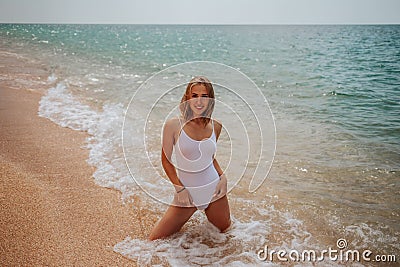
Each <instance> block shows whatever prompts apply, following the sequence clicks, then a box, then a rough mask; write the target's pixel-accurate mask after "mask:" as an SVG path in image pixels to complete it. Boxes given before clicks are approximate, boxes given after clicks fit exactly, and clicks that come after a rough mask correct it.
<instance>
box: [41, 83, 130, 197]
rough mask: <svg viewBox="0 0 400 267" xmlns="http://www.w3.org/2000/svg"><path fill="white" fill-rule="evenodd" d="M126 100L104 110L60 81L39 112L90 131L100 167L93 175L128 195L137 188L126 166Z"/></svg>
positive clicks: (93, 154)
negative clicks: (123, 148) (123, 145)
mask: <svg viewBox="0 0 400 267" xmlns="http://www.w3.org/2000/svg"><path fill="white" fill-rule="evenodd" d="M123 113H124V110H123V106H122V104H105V105H104V106H103V109H102V111H101V112H97V111H95V110H94V109H93V108H91V107H90V106H89V105H86V104H82V103H81V102H80V101H79V100H78V99H77V97H75V96H74V95H72V94H71V93H70V92H68V89H67V87H66V85H65V84H63V83H58V84H57V85H56V86H55V87H53V88H51V89H49V90H48V91H47V94H46V95H45V96H43V97H42V99H41V100H40V106H39V116H41V117H46V118H48V119H50V120H51V121H53V122H55V123H57V124H59V125H60V126H62V127H68V128H71V129H73V130H77V131H87V132H88V133H89V134H90V137H89V138H88V139H87V148H88V149H89V159H88V163H89V164H91V165H93V166H95V167H96V171H95V173H94V174H93V177H94V179H95V181H96V183H97V184H99V185H101V186H104V187H109V188H115V189H117V190H120V191H121V192H122V193H123V198H124V199H125V198H126V197H128V196H129V195H131V194H133V192H134V188H135V185H134V182H133V180H132V178H131V177H130V175H129V172H128V170H127V168H126V165H125V161H124V159H123V157H122V152H121V127H122V126H121V125H122V118H123Z"/></svg>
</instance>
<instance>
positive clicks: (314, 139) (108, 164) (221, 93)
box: [0, 24, 400, 266]
mask: <svg viewBox="0 0 400 267" xmlns="http://www.w3.org/2000/svg"><path fill="white" fill-rule="evenodd" d="M0 36H1V39H0V46H1V53H2V56H3V58H4V55H7V57H13V58H15V60H20V59H21V58H22V59H24V60H26V62H30V63H29V64H31V65H29V66H30V69H33V67H32V66H35V64H38V66H39V65H40V68H42V69H44V71H45V72H47V73H48V79H47V81H34V80H32V79H30V76H29V75H28V74H29V68H28V67H27V71H26V75H25V76H24V75H21V74H20V75H18V77H14V76H12V75H9V76H4V77H2V78H1V79H2V81H7V82H9V83H13V84H14V85H15V87H18V86H19V87H20V88H27V87H32V88H33V87H35V86H36V87H41V88H43V87H44V88H45V89H46V90H47V91H46V93H45V95H44V96H43V98H42V99H41V101H40V108H39V115H40V116H43V117H46V118H49V119H50V120H52V121H54V122H55V123H57V124H59V125H61V126H63V127H69V128H72V129H75V130H79V131H87V132H88V133H89V134H90V137H89V139H88V140H87V147H88V149H89V151H90V155H89V158H88V163H89V164H91V165H93V166H95V167H96V171H95V173H94V174H93V177H94V179H95V181H96V183H97V184H99V185H100V186H104V187H109V188H115V189H117V190H120V191H121V192H122V195H123V200H124V201H133V199H137V198H139V199H141V200H142V201H141V205H145V208H147V209H149V210H152V211H153V212H155V213H159V215H160V216H161V215H162V212H163V211H164V210H165V209H166V207H167V206H166V205H165V204H162V203H160V202H159V201H157V200H156V199H155V198H154V197H150V196H149V195H148V194H146V193H145V191H146V190H147V191H152V190H153V191H157V192H158V194H159V195H160V196H161V197H165V199H166V200H168V197H170V196H171V188H170V187H169V186H165V187H160V186H155V183H156V182H157V181H155V180H151V179H155V177H159V176H162V175H163V172H162V168H161V167H160V163H159V155H160V154H159V153H160V128H161V126H162V124H160V123H159V122H160V121H161V120H162V119H163V118H164V119H165V116H166V114H164V113H163V111H168V109H167V108H166V107H167V106H166V105H169V104H171V103H175V102H176V101H179V100H180V97H181V93H183V90H184V82H185V81H186V82H187V81H188V79H189V78H190V77H189V76H190V74H191V75H192V76H195V75H198V74H202V73H190V72H189V73H185V75H186V76H185V75H182V76H179V73H178V72H176V73H172V74H171V73H167V75H164V76H162V75H161V76H160V81H162V80H163V79H164V82H165V83H162V82H161V83H159V84H158V85H157V86H151V84H150V85H149V83H148V81H149V78H151V77H154V75H157V74H158V73H161V74H163V71H165V70H166V69H169V68H173V67H174V66H176V65H177V64H181V63H185V62H194V61H195V62H214V63H215V64H223V65H224V66H227V68H228V69H230V70H231V71H238V72H240V73H242V74H244V75H245V76H247V77H248V78H250V79H251V81H252V82H254V86H255V88H258V89H259V90H260V91H261V92H262V94H263V95H264V96H265V98H266V100H267V104H268V107H269V108H270V112H267V115H268V116H269V117H270V118H273V119H274V121H273V123H272V122H271V121H269V122H268V123H269V124H268V125H269V126H271V127H275V128H276V132H274V133H272V132H270V135H269V136H270V137H271V138H270V139H271V140H272V139H273V138H274V139H276V143H275V140H274V142H271V143H268V142H267V143H268V145H267V146H265V147H264V149H265V150H268V151H269V153H270V154H268V159H266V161H268V162H269V163H267V164H266V165H265V166H264V169H265V170H268V171H269V172H268V173H267V174H268V176H267V178H266V179H265V181H264V182H263V183H262V184H261V186H260V187H259V188H258V189H257V190H256V192H253V193H250V192H249V190H248V184H249V179H250V178H251V177H250V175H248V173H244V174H243V173H241V172H240V170H235V169H234V168H232V169H230V172H229V177H228V180H229V181H230V183H229V188H230V189H231V191H230V193H229V195H228V196H229V200H230V206H231V213H232V217H233V226H232V229H231V230H230V231H229V232H228V233H226V234H220V233H218V231H216V229H215V228H214V227H213V226H212V225H210V224H209V223H208V222H207V220H206V218H205V216H204V214H203V213H200V212H198V213H196V214H195V216H194V218H193V219H192V220H191V221H190V222H189V227H186V228H185V231H184V232H181V233H179V234H177V235H175V236H174V237H173V238H172V239H168V240H161V241H160V240H158V241H155V242H149V241H146V240H145V239H144V238H143V237H136V236H127V237H126V239H125V240H121V242H120V243H118V244H115V247H114V250H115V251H116V252H118V253H121V254H123V255H125V256H126V257H129V258H131V259H132V260H134V261H137V262H138V263H140V264H153V263H154V262H158V263H160V264H164V265H168V264H170V265H230V266H242V265H264V264H267V265H268V264H275V263H277V264H279V263H280V261H279V260H278V259H277V258H276V257H275V259H274V261H270V260H269V261H268V260H267V261H262V260H260V258H259V256H258V255H257V252H259V251H260V250H261V249H263V248H265V246H266V245H267V246H268V248H270V249H275V250H279V249H284V250H286V251H290V250H298V251H299V252H300V253H301V251H304V250H316V251H321V250H323V249H327V248H328V247H331V248H332V249H338V246H337V245H338V244H337V240H338V239H345V240H346V242H347V246H346V248H344V249H354V250H359V251H360V252H362V251H363V250H366V249H368V250H371V251H372V252H373V253H374V254H383V255H391V254H393V255H397V257H399V252H400V246H399V238H400V233H399V231H400V227H399V214H400V206H399V204H400V199H399V193H400V173H399V171H400V170H399V163H400V142H399V140H400V89H399V88H400V26H398V25H371V26H366V25H365V26H356V25H354V26H350V25H347V26H346V25H340V26H339V25H337V26H328V25H327V26H318V25H313V26H311V25H310V26H261V25H260V26H185V25H181V26H178V25H24V24H2V25H0ZM7 63H8V61H5V62H3V63H2V65H3V66H2V67H5V66H4V65H6V64H7ZM39 63H40V64H39ZM43 66H44V67H43ZM15 72H18V71H15ZM10 73H13V70H12V66H10ZM210 75H212V74H210ZM179 77H180V78H182V81H179V84H180V85H181V86H180V87H177V88H175V89H174V91H171V92H172V93H171V95H166V96H165V97H164V98H162V100H163V101H161V102H157V101H156V100H157V99H154V95H157V94H158V95H160V96H161V95H163V93H164V92H165V89H166V88H163V86H162V85H167V84H168V82H170V81H171V80H172V81H176V80H177V79H179ZM144 85H147V86H149V89H148V91H147V92H152V94H148V93H143V92H146V90H142V91H140V89H141V88H143V86H144ZM141 86H142V87H141ZM149 90H150V91H149ZM138 92H141V93H142V94H138V95H135V93H138ZM254 92H255V91H250V90H249V91H247V93H246V91H243V94H247V96H246V97H249V98H251V96H252V94H254ZM133 96H134V100H135V101H131V100H132V98H133ZM216 96H217V99H218V100H219V101H220V103H221V104H220V107H221V106H223V105H224V103H227V102H228V101H227V99H230V98H229V94H228V93H227V90H224V88H223V87H222V85H221V86H216ZM231 99H232V101H234V100H235V98H234V97H232V98H231ZM253 99H254V97H253ZM239 102H240V101H239ZM154 103H160V105H159V106H158V107H159V109H158V111H159V112H153V113H152V116H154V117H152V118H151V120H153V121H155V122H153V124H151V123H149V124H145V123H146V118H142V117H141V116H138V115H137V114H131V113H127V110H129V108H132V107H133V108H134V109H135V110H136V111H137V112H138V114H141V113H140V112H143V114H145V113H146V112H147V111H148V110H149V107H150V106H152V105H153V104H154ZM163 103H164V105H165V106H163ZM263 105H265V101H264V99H263V98H261V97H260V98H259V102H257V100H256V101H255V102H252V107H257V106H258V107H262V106H263ZM234 107H235V110H234V111H235V112H237V113H238V114H245V113H246V110H247V109H246V106H245V105H241V104H240V103H239V104H238V105H234ZM216 109H218V102H217V107H216ZM153 110H156V111H157V109H153ZM220 114H221V116H222V117H223V116H224V113H223V112H221V113H220ZM227 118H228V119H226V118H225V121H224V120H222V121H223V123H224V125H225V124H226V125H229V127H227V128H226V129H227V130H226V131H225V132H224V131H223V134H222V135H221V140H219V144H218V146H219V147H218V149H219V150H218V152H217V159H218V160H219V161H220V162H221V165H222V167H223V168H225V167H226V166H227V165H229V162H230V160H233V161H234V160H237V159H243V158H244V159H245V158H246V157H245V156H246V155H242V154H240V153H237V152H235V153H231V154H230V153H223V152H224V151H228V152H229V151H234V150H232V149H231V148H230V147H228V146H227V147H225V148H224V142H223V141H224V138H226V136H229V135H228V133H229V132H230V133H233V132H239V131H240V130H241V129H242V128H243V125H246V124H251V123H252V119H251V116H250V117H249V118H250V119H249V120H247V121H246V120H245V123H244V124H243V125H241V124H240V123H235V121H233V122H232V121H231V120H229V117H227ZM217 119H218V118H217ZM124 122H125V123H124ZM143 125H148V126H149V127H150V128H149V129H148V131H147V132H146V133H147V134H146V135H145V136H144V137H143V136H142V132H143ZM235 125H236V126H235ZM157 126H159V127H157ZM235 127H236V128H235ZM271 127H269V129H272V128H271ZM247 129H250V130H247V132H249V134H250V135H252V134H253V135H255V134H256V132H252V131H253V130H252V129H256V128H255V127H249V128H247ZM228 130H229V131H228ZM122 132H124V136H123V135H122ZM274 134H275V135H274ZM224 136H225V137H224ZM123 137H125V138H126V139H129V140H130V145H132V147H137V148H141V147H143V146H144V145H145V146H146V153H145V154H141V153H140V154H139V153H137V154H125V155H124V140H123V139H124V138H123ZM143 138H144V139H145V144H144V143H143V142H142V141H143V140H144V139H143ZM238 139H240V138H238ZM274 145H276V147H274ZM246 146H247V148H248V147H251V146H253V147H259V144H258V143H257V141H256V139H254V138H250V139H249V143H246V142H244V143H243V144H239V145H238V146H237V147H239V149H241V147H244V148H246ZM125 149H126V148H125ZM224 149H226V150H224ZM229 149H231V150H229ZM275 149H276V151H275ZM128 151H134V150H129V149H128ZM221 151H222V152H221ZM271 151H273V152H274V153H271ZM132 153H133V152H132ZM124 156H125V157H124ZM126 158H127V160H126ZM129 159H130V160H131V161H129ZM127 162H132V163H131V164H128V166H127V164H126V163H127ZM149 162H151V163H152V164H153V165H154V168H147V167H146V166H147V164H148V163H149ZM247 163H248V164H247V165H244V166H245V168H246V170H245V171H248V170H249V169H252V168H253V169H254V166H255V165H257V164H258V162H257V161H251V162H247ZM129 165H130V166H129ZM232 165H235V164H231V165H230V166H232ZM236 166H241V165H240V164H236ZM269 168H270V169H269ZM148 177H149V178H148ZM164 178H165V175H164ZM138 181H139V182H138ZM232 181H235V183H233V182H232ZM143 188H145V189H146V190H143ZM145 203H147V204H145ZM134 205H135V203H134ZM117 230H118V229H116V231H117ZM397 260H399V259H397ZM297 263H298V264H299V265H305V266H306V265H309V264H310V262H307V261H300V262H297ZM337 264H339V265H340V264H345V263H344V262H343V261H342V262H341V261H338V260H336V261H334V260H330V259H329V258H328V257H326V259H325V261H324V265H337ZM362 264H364V265H368V264H372V265H373V264H374V263H373V262H372V263H368V262H365V261H364V262H362Z"/></svg>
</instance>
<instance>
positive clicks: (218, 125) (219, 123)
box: [212, 118, 222, 136]
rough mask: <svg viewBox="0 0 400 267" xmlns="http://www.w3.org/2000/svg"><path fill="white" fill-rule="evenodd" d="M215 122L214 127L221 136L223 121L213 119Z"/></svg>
mask: <svg viewBox="0 0 400 267" xmlns="http://www.w3.org/2000/svg"><path fill="white" fill-rule="evenodd" d="M212 120H213V123H214V129H215V131H216V132H217V135H218V136H219V134H220V133H221V129H222V123H221V122H220V121H219V120H216V119H214V118H213V119H212Z"/></svg>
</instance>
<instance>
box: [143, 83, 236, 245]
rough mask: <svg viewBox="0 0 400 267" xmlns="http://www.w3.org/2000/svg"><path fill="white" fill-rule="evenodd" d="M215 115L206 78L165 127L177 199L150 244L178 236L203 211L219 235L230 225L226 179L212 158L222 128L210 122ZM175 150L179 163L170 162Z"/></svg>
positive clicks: (165, 156) (167, 165) (165, 151)
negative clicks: (176, 116)
mask: <svg viewBox="0 0 400 267" xmlns="http://www.w3.org/2000/svg"><path fill="white" fill-rule="evenodd" d="M213 110H214V89H213V86H212V84H211V82H210V81H209V80H208V79H207V78H206V77H202V76H198V77H195V78H193V79H192V80H191V81H190V82H189V84H188V85H187V87H186V91H185V94H184V95H183V97H182V100H181V104H180V111H181V116H180V117H179V118H172V119H170V120H168V121H167V122H166V123H165V125H164V129H163V139H162V151H161V161H162V166H163V168H164V170H165V173H166V174H167V176H168V178H169V179H170V181H171V182H172V183H173V185H174V187H175V195H174V200H173V203H172V204H171V205H170V206H169V208H168V209H167V211H166V212H165V214H164V216H163V217H162V218H161V220H160V221H159V222H158V223H157V224H156V225H155V227H154V229H153V230H152V232H151V234H150V236H149V239H150V240H154V239H159V238H164V237H167V236H170V235H172V234H174V233H176V232H178V231H179V230H180V229H181V227H182V226H183V225H184V224H185V223H186V222H187V221H188V220H189V218H190V217H191V216H192V215H193V213H194V212H195V211H196V210H197V209H200V210H204V211H205V214H206V216H207V218H208V220H209V221H210V222H211V223H212V224H213V225H215V226H216V227H217V228H218V229H219V230H220V231H221V232H223V231H225V230H227V229H228V227H229V226H230V224H231V219H230V211H229V204H228V199H227V197H226V193H227V179H226V177H225V174H224V173H223V171H222V170H221V167H220V166H219V164H218V162H217V160H216V159H215V158H214V154H215V152H216V142H217V140H218V137H219V135H220V133H221V129H222V124H221V123H219V122H217V121H215V120H213V119H212V118H211V114H212V112H213ZM173 151H174V153H175V156H176V164H174V163H173V162H172V161H171V158H172V157H171V156H172V152H173Z"/></svg>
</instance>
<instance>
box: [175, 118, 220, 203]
mask: <svg viewBox="0 0 400 267" xmlns="http://www.w3.org/2000/svg"><path fill="white" fill-rule="evenodd" d="M212 128H213V131H212V133H211V136H210V137H209V138H206V139H203V140H201V141H198V140H194V139H192V138H190V137H189V136H188V135H187V134H186V132H185V130H183V128H182V130H181V133H180V134H179V137H178V140H177V142H176V143H175V145H174V151H175V157H176V166H175V167H176V169H177V173H178V177H179V180H180V181H181V182H182V184H183V185H184V186H185V187H186V189H187V190H188V191H189V193H190V195H191V197H192V200H193V204H194V205H195V206H196V207H197V208H198V209H206V208H207V207H208V205H209V204H210V202H211V199H212V197H213V195H214V193H215V189H216V186H217V184H218V182H219V175H218V172H217V170H216V169H215V167H214V164H213V160H214V154H215V152H216V151H217V140H216V139H217V138H216V136H215V132H214V122H212Z"/></svg>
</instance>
